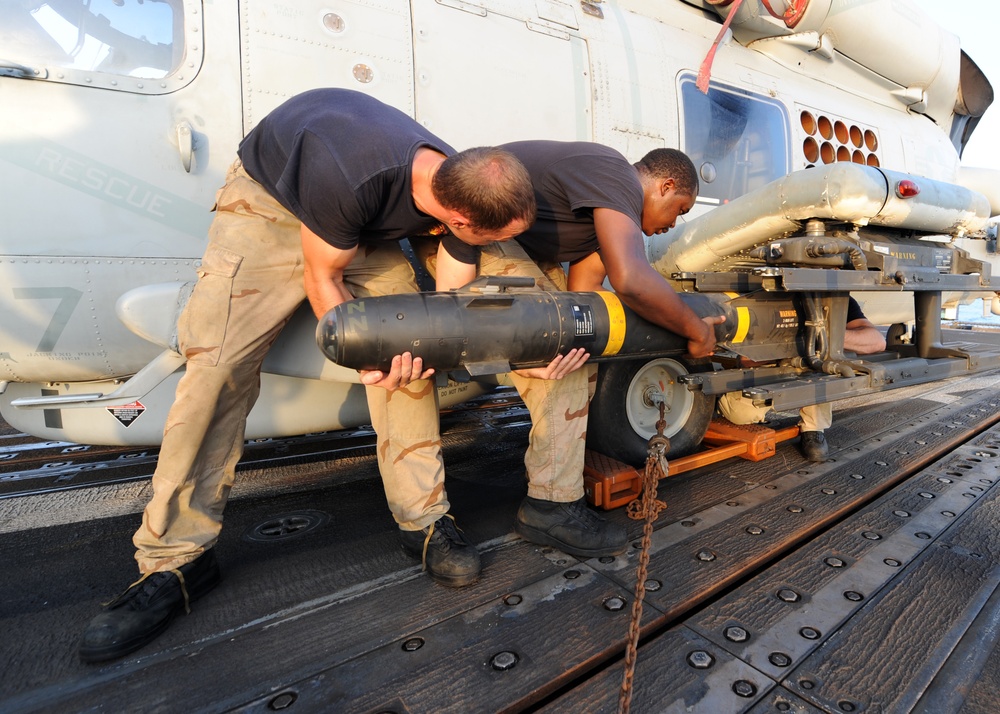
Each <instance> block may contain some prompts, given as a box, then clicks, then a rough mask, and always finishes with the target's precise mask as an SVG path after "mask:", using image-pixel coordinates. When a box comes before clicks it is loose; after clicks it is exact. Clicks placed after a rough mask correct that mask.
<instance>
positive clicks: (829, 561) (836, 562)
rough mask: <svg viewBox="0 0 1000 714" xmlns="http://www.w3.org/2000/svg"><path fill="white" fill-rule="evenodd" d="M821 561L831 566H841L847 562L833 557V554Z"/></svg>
mask: <svg viewBox="0 0 1000 714" xmlns="http://www.w3.org/2000/svg"><path fill="white" fill-rule="evenodd" d="M823 562H824V563H826V564H827V565H829V566H830V567H831V568H843V567H844V566H845V565H847V563H845V562H844V561H843V560H841V559H840V558H835V557H833V556H831V557H829V558H826V559H825V560H824V561H823Z"/></svg>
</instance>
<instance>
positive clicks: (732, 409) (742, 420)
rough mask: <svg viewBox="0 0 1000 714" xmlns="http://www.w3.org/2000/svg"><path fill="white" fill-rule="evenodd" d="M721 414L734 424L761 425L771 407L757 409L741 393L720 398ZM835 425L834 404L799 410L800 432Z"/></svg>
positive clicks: (827, 403)
mask: <svg viewBox="0 0 1000 714" xmlns="http://www.w3.org/2000/svg"><path fill="white" fill-rule="evenodd" d="M718 405H719V412H720V413H721V414H722V416H724V417H725V418H726V419H728V420H729V421H731V422H732V423H733V424H760V423H761V422H763V421H764V417H765V416H766V415H767V412H768V411H769V410H770V407H755V406H754V405H753V402H752V401H750V400H749V399H746V398H745V397H744V396H743V395H742V394H740V393H739V392H729V393H728V394H723V395H721V396H720V397H719V402H718ZM832 424H833V404H832V403H831V402H825V403H823V404H814V405H812V406H809V407H802V408H801V409H799V430H800V431H824V430H826V429H829V428H830V426H831V425H832Z"/></svg>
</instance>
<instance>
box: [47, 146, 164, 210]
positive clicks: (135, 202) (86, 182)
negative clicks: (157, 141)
mask: <svg viewBox="0 0 1000 714" xmlns="http://www.w3.org/2000/svg"><path fill="white" fill-rule="evenodd" d="M35 165H36V166H38V167H39V168H40V169H42V170H43V171H44V172H46V173H48V174H50V175H52V176H53V177H57V179H58V180H59V181H61V182H62V183H67V184H77V185H79V186H80V187H82V188H86V189H88V190H89V191H92V192H94V193H101V194H104V195H105V196H107V197H109V198H110V199H112V200H113V201H116V202H119V203H124V204H128V206H129V207H130V208H131V209H132V210H136V211H138V212H139V213H145V214H149V215H151V216H155V217H156V218H162V219H166V218H167V209H168V208H169V207H170V205H171V204H173V200H172V199H170V198H169V197H167V196H165V195H163V194H159V193H155V192H154V191H153V190H152V189H151V188H149V187H147V186H146V185H143V183H142V182H137V181H132V180H130V177H127V176H125V177H120V176H114V175H112V174H110V173H108V172H107V171H104V170H102V169H100V168H98V167H97V166H91V165H89V164H88V162H87V161H85V160H81V159H79V158H74V157H72V156H67V155H65V154H62V153H60V152H58V151H56V150H55V149H52V148H49V147H45V148H42V149H41V150H40V151H39V152H38V156H37V158H36V159H35Z"/></svg>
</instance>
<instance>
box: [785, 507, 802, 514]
mask: <svg viewBox="0 0 1000 714" xmlns="http://www.w3.org/2000/svg"><path fill="white" fill-rule="evenodd" d="M785 510H786V511H788V512H789V513H802V510H803V509H802V506H789V507H788V508H786V509H785Z"/></svg>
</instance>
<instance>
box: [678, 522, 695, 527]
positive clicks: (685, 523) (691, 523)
mask: <svg viewBox="0 0 1000 714" xmlns="http://www.w3.org/2000/svg"><path fill="white" fill-rule="evenodd" d="M681 525H682V526H684V527H685V528H692V527H693V526H694V521H681Z"/></svg>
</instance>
